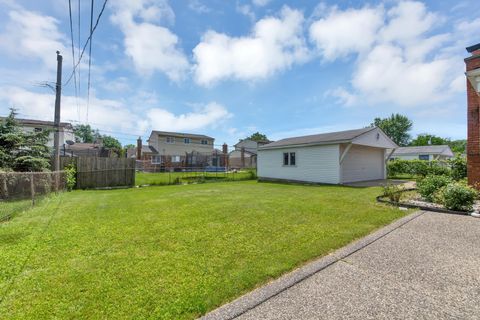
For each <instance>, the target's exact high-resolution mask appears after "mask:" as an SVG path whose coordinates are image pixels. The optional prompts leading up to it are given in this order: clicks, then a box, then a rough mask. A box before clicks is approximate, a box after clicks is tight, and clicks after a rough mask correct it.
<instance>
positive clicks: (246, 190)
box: [0, 181, 406, 319]
mask: <svg viewBox="0 0 480 320" xmlns="http://www.w3.org/2000/svg"><path fill="white" fill-rule="evenodd" d="M380 192H381V189H380V188H361V189H360V188H347V187H337V186H302V185H286V184H273V183H257V182H255V181H246V182H236V183H212V184H194V185H177V186H167V187H151V188H137V189H126V190H112V191H75V192H72V193H63V194H60V195H58V196H53V197H51V198H47V199H45V200H43V201H42V202H41V204H40V205H39V206H37V207H35V208H34V209H31V210H29V211H26V212H23V213H21V214H19V215H17V216H16V217H15V218H14V219H12V220H10V221H9V222H6V223H1V224H0V299H1V300H0V318H2V319H43V318H61V319H63V318H68V319H79V318H81V319H99V318H102V319H105V318H109V319H119V318H121V319H124V318H129V319H143V318H152V319H192V318H195V317H197V316H199V315H202V314H204V313H206V312H207V311H209V310H212V309H214V308H215V307H218V306H220V305H222V304H224V303H226V302H228V301H231V300H232V299H234V298H236V297H238V296H240V295H241V294H243V293H245V292H248V291H249V290H251V289H253V288H255V287H257V286H259V285H261V284H264V283H266V282H267V281H269V280H271V279H273V278H276V277H278V276H280V275H281V274H282V273H285V272H287V271H289V270H292V269H293V268H295V267H297V266H299V265H301V264H303V263H305V262H307V261H309V260H311V259H313V258H315V257H319V256H322V255H325V254H327V253H328V252H331V251H332V250H334V249H336V248H339V247H342V246H344V245H346V244H347V243H349V242H351V241H352V240H354V239H356V238H359V237H361V236H364V235H366V234H368V233H370V232H371V231H372V230H374V229H377V228H379V227H380V226H383V225H385V224H388V223H390V222H391V221H393V220H395V219H397V218H399V217H401V216H403V215H405V214H406V213H405V212H403V211H400V210H398V209H395V208H392V207H387V206H384V205H380V204H377V203H376V202H375V196H376V195H378V194H379V193H380Z"/></svg>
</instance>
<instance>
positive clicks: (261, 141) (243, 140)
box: [233, 139, 273, 147]
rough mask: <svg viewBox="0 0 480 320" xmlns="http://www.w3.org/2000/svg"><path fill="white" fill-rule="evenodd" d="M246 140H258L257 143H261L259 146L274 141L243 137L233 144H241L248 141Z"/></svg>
mask: <svg viewBox="0 0 480 320" xmlns="http://www.w3.org/2000/svg"><path fill="white" fill-rule="evenodd" d="M246 141H253V142H256V143H257V145H259V146H260V145H264V144H268V143H271V142H273V141H270V140H259V141H255V140H252V139H241V140H240V141H238V142H237V143H236V144H234V145H233V146H234V147H236V146H237V145H239V144H241V143H242V142H246Z"/></svg>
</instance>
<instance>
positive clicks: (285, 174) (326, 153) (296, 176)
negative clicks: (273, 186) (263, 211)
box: [257, 144, 340, 184]
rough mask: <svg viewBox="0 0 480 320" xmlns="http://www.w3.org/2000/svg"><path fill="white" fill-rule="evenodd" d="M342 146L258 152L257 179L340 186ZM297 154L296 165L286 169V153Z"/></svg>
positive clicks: (290, 148)
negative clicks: (284, 155) (284, 159)
mask: <svg viewBox="0 0 480 320" xmlns="http://www.w3.org/2000/svg"><path fill="white" fill-rule="evenodd" d="M339 149H340V148H339V145H338V144H334V145H324V146H311V147H285V148H281V149H269V150H259V151H258V159H257V162H258V170H257V171H258V172H257V174H258V177H259V178H260V179H262V178H265V179H281V180H292V181H305V182H314V183H330V184H338V183H340V164H339V157H340V156H339ZM284 152H295V154H296V165H295V166H284V165H283V153H284Z"/></svg>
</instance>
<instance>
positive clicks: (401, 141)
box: [371, 113, 413, 146]
mask: <svg viewBox="0 0 480 320" xmlns="http://www.w3.org/2000/svg"><path fill="white" fill-rule="evenodd" d="M412 125H413V123H412V121H411V120H410V119H408V118H407V117H406V116H404V115H401V114H398V113H396V114H392V115H391V116H390V117H388V118H385V119H381V118H375V119H374V120H373V123H371V126H375V127H379V128H380V129H382V130H383V132H385V134H386V135H387V136H389V137H390V139H392V140H393V141H395V143H396V144H398V145H399V146H406V145H408V143H409V141H410V138H411V137H410V134H409V131H410V130H411V129H412Z"/></svg>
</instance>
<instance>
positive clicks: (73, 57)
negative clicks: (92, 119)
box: [68, 0, 80, 112]
mask: <svg viewBox="0 0 480 320" xmlns="http://www.w3.org/2000/svg"><path fill="white" fill-rule="evenodd" d="M68 15H69V18H70V38H71V40H72V66H73V67H75V44H74V40H73V19H72V0H68ZM73 79H74V82H75V102H76V104H77V112H78V109H79V106H80V105H79V104H78V87H77V73H76V72H74V73H73Z"/></svg>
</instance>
